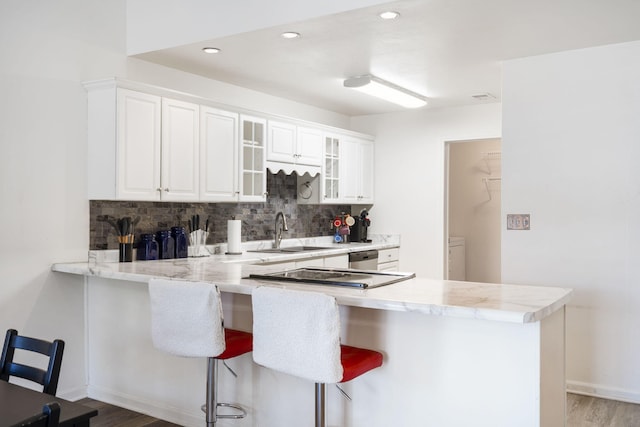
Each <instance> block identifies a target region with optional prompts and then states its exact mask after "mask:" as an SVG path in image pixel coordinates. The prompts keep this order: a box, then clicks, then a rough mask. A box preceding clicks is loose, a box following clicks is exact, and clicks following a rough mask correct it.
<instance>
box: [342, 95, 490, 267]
mask: <svg viewBox="0 0 640 427" xmlns="http://www.w3.org/2000/svg"><path fill="white" fill-rule="evenodd" d="M500 127H501V105H500V104H498V103H493V104H482V105H477V106H469V107H459V108H448V109H438V110H428V109H427V110H417V111H411V112H403V113H395V114H381V115H371V116H361V117H354V118H353V119H352V128H353V129H354V130H358V131H361V132H366V133H371V134H373V135H376V152H375V199H376V203H375V205H374V206H373V208H372V209H371V211H370V216H369V217H370V218H371V229H370V232H371V233H391V234H400V235H401V239H402V240H401V248H400V270H405V271H414V272H415V273H416V274H417V275H419V276H421V277H432V278H443V275H444V258H443V255H444V251H445V236H444V231H443V230H444V198H445V194H444V185H445V184H444V183H445V170H444V165H445V159H444V153H445V142H446V141H453V140H465V139H483V138H496V137H500V135H501V128H500Z"/></svg>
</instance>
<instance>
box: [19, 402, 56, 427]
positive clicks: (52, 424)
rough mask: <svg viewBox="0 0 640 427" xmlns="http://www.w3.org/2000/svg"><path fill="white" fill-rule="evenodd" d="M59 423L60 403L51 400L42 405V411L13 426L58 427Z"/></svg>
mask: <svg viewBox="0 0 640 427" xmlns="http://www.w3.org/2000/svg"><path fill="white" fill-rule="evenodd" d="M59 425H60V405H59V404H57V403H56V402H51V403H47V404H46V405H44V406H43V407H42V413H40V414H36V415H34V416H32V417H29V418H27V419H26V420H23V421H21V422H19V423H18V424H14V425H12V426H11V427H58V426H59Z"/></svg>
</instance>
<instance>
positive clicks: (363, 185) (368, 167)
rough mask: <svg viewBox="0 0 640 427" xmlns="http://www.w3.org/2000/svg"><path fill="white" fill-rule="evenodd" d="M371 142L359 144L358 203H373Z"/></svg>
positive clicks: (372, 148)
mask: <svg viewBox="0 0 640 427" xmlns="http://www.w3.org/2000/svg"><path fill="white" fill-rule="evenodd" d="M373 151H374V146H373V142H370V141H362V142H361V143H360V159H361V163H360V200H359V203H364V204H369V203H373V201H374V200H373V199H374V194H373V189H374V185H373V177H374V173H373V165H374V163H373V162H374V157H373Z"/></svg>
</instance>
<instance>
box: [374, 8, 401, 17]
mask: <svg viewBox="0 0 640 427" xmlns="http://www.w3.org/2000/svg"><path fill="white" fill-rule="evenodd" d="M378 16H379V17H380V18H382V19H396V18H399V17H400V14H399V13H398V12H395V11H393V10H388V11H386V12H382V13H380V14H379V15H378Z"/></svg>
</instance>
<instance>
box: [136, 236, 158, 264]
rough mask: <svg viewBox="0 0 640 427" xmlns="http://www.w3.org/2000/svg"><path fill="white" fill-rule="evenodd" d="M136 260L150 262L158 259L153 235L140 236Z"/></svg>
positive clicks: (156, 244)
mask: <svg viewBox="0 0 640 427" xmlns="http://www.w3.org/2000/svg"><path fill="white" fill-rule="evenodd" d="M138 259H139V260H140V261H150V260H154V259H158V242H156V239H155V237H154V236H153V234H141V235H140V242H138Z"/></svg>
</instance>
